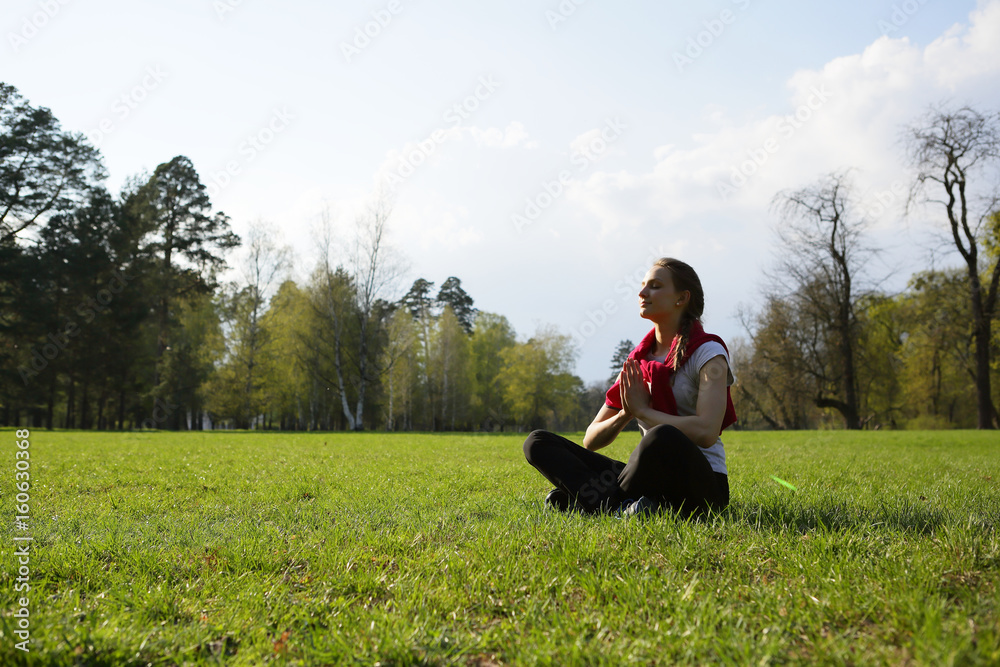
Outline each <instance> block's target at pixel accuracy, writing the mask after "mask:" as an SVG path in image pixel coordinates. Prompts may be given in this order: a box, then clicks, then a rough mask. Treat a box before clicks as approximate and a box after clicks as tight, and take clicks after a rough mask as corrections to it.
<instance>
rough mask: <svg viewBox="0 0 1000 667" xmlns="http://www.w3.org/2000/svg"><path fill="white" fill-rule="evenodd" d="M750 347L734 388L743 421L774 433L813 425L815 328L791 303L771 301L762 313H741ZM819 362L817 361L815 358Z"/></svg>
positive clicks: (774, 299)
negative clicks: (811, 367) (758, 423)
mask: <svg viewBox="0 0 1000 667" xmlns="http://www.w3.org/2000/svg"><path fill="white" fill-rule="evenodd" d="M741 318H742V319H743V326H744V328H745V329H746V330H747V332H748V333H749V335H750V341H749V343H748V344H747V345H746V346H745V348H749V349H744V350H743V351H742V352H741V353H740V354H736V352H737V350H736V349H734V350H733V352H734V355H733V357H734V358H736V359H741V360H742V361H741V362H740V364H739V368H738V372H737V373H736V385H735V386H734V387H733V399H734V400H738V401H740V414H741V415H746V419H744V417H743V416H741V417H740V421H741V422H744V423H745V424H750V423H752V421H751V420H752V415H757V416H759V417H760V419H762V420H763V421H764V423H766V424H767V425H768V426H769V427H770V428H773V429H805V428H809V427H811V426H813V425H814V424H815V417H816V415H815V414H814V413H815V411H816V405H815V401H814V399H813V398H812V397H813V396H815V391H814V389H813V387H814V384H815V382H816V377H815V375H814V374H812V373H810V371H809V363H808V361H807V359H808V358H809V356H810V351H811V350H815V349H816V348H818V347H819V345H818V341H817V338H818V337H817V333H818V331H819V329H818V328H817V327H816V326H815V323H810V322H809V321H808V319H807V318H802V313H801V312H800V310H799V309H798V308H796V307H795V304H794V302H793V301H792V300H791V299H784V298H780V297H778V296H775V295H771V296H769V297H767V300H766V302H765V304H764V307H763V309H762V310H761V311H760V312H758V313H753V314H751V313H748V312H743V313H741ZM814 356H815V355H814Z"/></svg>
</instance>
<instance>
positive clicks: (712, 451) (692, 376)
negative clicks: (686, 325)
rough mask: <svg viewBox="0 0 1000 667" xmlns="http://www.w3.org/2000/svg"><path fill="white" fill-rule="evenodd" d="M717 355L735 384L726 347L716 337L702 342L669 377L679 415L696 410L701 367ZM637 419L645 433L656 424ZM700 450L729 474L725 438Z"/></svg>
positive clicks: (729, 380)
mask: <svg viewBox="0 0 1000 667" xmlns="http://www.w3.org/2000/svg"><path fill="white" fill-rule="evenodd" d="M718 356H721V357H723V358H724V359H725V360H726V366H727V373H726V376H727V377H726V385H727V386H732V384H733V383H734V382H736V378H735V377H733V364H732V363H731V362H730V360H729V355H728V354H727V353H726V348H724V347H723V346H722V345H721V344H720V343H718V342H716V341H714V340H710V341H707V342H705V343H702V344H701V345H699V346H698V349H697V350H695V351H694V354H692V355H691V357H690V358H689V359H688V360H687V361H685V362H684V364H683V365H682V366H681V368H680V370H679V371H677V372H676V373H674V374H673V375H672V376H671V378H670V379H671V387H672V389H673V391H674V400H675V401H676V402H677V414H678V416H681V417H686V416H690V415H694V414H696V413H697V408H698V385H699V383H700V380H701V368H702V366H704V365H705V364H707V363H708V362H709V361H711V360H712V359H714V358H715V357H718ZM649 359H655V360H656V361H659V362H661V363H662V362H663V361H664V359H666V355H664V356H663V357H662V358H661V357H653V356H650V357H649ZM636 421H637V422H638V423H639V430H641V431H642V434H643V435H646V431H648V430H649V429H650V428H652V427H653V426H654V425H655V424H646V423H645V422H643V421H642V420H641V419H637V420H636ZM699 449H701V453H702V454H704V455H705V458H706V459H708V462H709V463H710V464H711V465H712V470H714V471H715V472H721V473H725V474H728V472H727V471H726V450H725V449H723V447H722V437H719V438H718V439H717V440H716V441H715V444H714V445H712V446H711V447H707V448H706V447H699Z"/></svg>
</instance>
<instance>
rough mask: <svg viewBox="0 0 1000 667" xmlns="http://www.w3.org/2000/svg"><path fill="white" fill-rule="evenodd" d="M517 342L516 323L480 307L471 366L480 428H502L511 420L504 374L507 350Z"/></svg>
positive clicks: (489, 429) (474, 406)
mask: <svg viewBox="0 0 1000 667" xmlns="http://www.w3.org/2000/svg"><path fill="white" fill-rule="evenodd" d="M516 344H517V336H516V334H515V332H514V327H512V326H511V324H510V322H509V321H508V320H507V318H506V317H504V316H503V315H497V314H496V313H487V312H482V311H479V312H477V313H476V320H475V326H474V328H473V330H472V366H473V374H474V376H475V391H474V394H475V400H474V403H473V410H474V412H475V415H476V416H475V421H476V423H477V424H478V425H479V427H480V428H483V429H485V430H488V431H493V430H503V428H504V426H505V425H506V424H507V422H508V420H509V418H510V417H509V407H508V405H507V402H506V400H505V398H504V391H503V384H502V383H501V381H500V380H501V374H502V372H503V369H504V356H503V355H504V351H505V350H508V349H510V348H512V347H514V346H515V345H516Z"/></svg>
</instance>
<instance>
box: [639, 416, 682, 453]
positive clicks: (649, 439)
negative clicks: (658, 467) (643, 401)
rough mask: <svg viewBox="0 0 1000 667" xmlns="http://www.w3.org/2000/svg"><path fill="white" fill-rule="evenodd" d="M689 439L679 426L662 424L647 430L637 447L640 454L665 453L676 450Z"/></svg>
mask: <svg viewBox="0 0 1000 667" xmlns="http://www.w3.org/2000/svg"><path fill="white" fill-rule="evenodd" d="M686 439H687V436H686V435H684V434H683V433H682V432H681V430H680V429H679V428H677V427H676V426H671V425H669V424H660V425H658V426H654V427H653V428H651V429H649V430H648V431H646V435H644V436H643V437H642V440H640V441H639V445H638V447H636V449H637V450H638V452H639V455H640V456H642V455H654V456H657V455H663V454H667V453H669V452H672V451H674V450H675V449H676V448H677V446H678V445H679V444H680V443H682V442H683V441H684V440H686Z"/></svg>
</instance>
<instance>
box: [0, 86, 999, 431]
mask: <svg viewBox="0 0 1000 667" xmlns="http://www.w3.org/2000/svg"><path fill="white" fill-rule="evenodd" d="M935 114H936V115H935ZM935 114H930V115H928V116H927V117H925V118H923V119H921V120H920V121H919V122H918V123H917V124H915V125H914V126H913V128H910V130H911V133H910V138H911V141H910V143H909V147H910V158H911V162H912V164H913V166H914V170H915V173H916V174H917V177H916V178H915V180H914V187H913V188H912V190H911V192H910V201H911V202H912V203H913V204H914V205H917V204H920V203H925V202H929V203H930V204H931V206H932V207H933V206H939V207H940V208H941V209H942V210H943V213H944V216H943V217H945V218H946V219H947V221H948V224H949V225H950V229H951V234H952V236H953V238H954V239H955V243H956V244H957V246H956V247H957V248H958V250H959V253H960V255H961V256H962V257H963V259H964V260H965V268H964V269H947V270H928V271H925V272H921V273H919V274H918V275H915V276H913V277H912V279H911V281H910V283H909V285H908V287H907V288H906V290H904V291H903V292H902V293H899V294H887V293H884V292H883V291H881V290H880V289H879V288H878V276H875V275H873V272H872V270H871V267H872V263H871V262H870V261H869V260H870V258H871V257H872V256H873V255H874V254H876V253H877V249H876V248H872V247H871V246H870V245H868V242H867V240H866V239H867V237H866V235H865V219H864V215H863V212H861V213H860V214H859V212H858V210H857V207H856V202H855V201H854V195H853V191H852V184H851V172H850V171H841V172H835V173H833V174H829V175H827V176H826V177H824V178H823V179H821V180H820V181H818V182H817V183H816V184H814V185H813V186H810V187H807V188H804V189H802V190H799V191H794V192H783V193H779V194H778V196H777V197H776V198H775V212H776V214H777V217H778V219H779V220H780V225H779V227H778V233H777V242H778V244H779V246H781V247H783V248H784V249H785V250H786V251H787V252H783V253H782V255H781V256H782V257H783V260H782V262H781V263H780V264H779V265H777V266H775V267H774V270H773V271H772V272H771V273H770V277H771V280H770V282H769V283H768V289H767V292H766V294H765V299H764V305H763V306H762V307H761V308H759V309H757V310H755V311H747V312H744V313H743V319H744V323H745V325H746V330H747V336H746V338H745V339H743V340H739V341H734V342H733V343H734V345H733V352H734V361H735V365H736V370H737V376H738V379H739V382H738V385H737V386H736V387H735V391H734V399H735V400H736V401H737V404H738V405H737V407H738V411H739V413H740V416H741V425H740V426H741V427H748V428H814V427H818V426H825V425H835V426H846V427H848V428H862V427H868V428H876V427H905V426H940V427H944V426H979V427H981V428H989V427H993V426H995V425H996V419H997V417H996V408H995V406H996V404H997V396H996V394H997V389H998V382H997V380H996V375H997V373H998V372H1000V368H998V366H1000V365H998V362H997V359H998V357H997V354H996V348H997V346H998V340H997V336H996V334H995V329H994V328H993V327H992V323H993V321H994V320H995V319H996V317H997V312H996V310H997V309H996V298H997V282H998V275H1000V266H998V261H997V260H998V254H1000V253H998V247H1000V231H998V215H997V210H998V207H997V199H996V196H995V195H996V192H997V191H996V186H995V182H991V181H989V180H988V178H989V177H990V176H995V172H996V166H997V163H998V157H997V156H998V154H1000V151H998V150H997V146H998V145H1000V142H998V141H997V131H998V130H997V128H998V127H1000V122H998V119H997V116H996V115H995V114H994V115H988V114H981V113H979V112H978V111H976V110H974V109H970V108H963V109H959V110H957V111H943V110H937V111H936V112H935ZM991 151H992V152H991ZM991 170H992V171H991ZM105 178H106V173H105V170H104V167H103V163H102V159H101V155H100V153H99V151H97V150H96V149H95V148H93V147H92V146H90V145H89V144H88V142H87V140H86V139H85V137H83V135H81V134H79V133H69V132H64V131H62V129H61V128H60V125H59V122H58V120H57V119H55V118H54V117H53V115H52V114H51V112H50V111H49V110H48V109H45V108H43V107H34V106H32V105H31V104H29V103H28V102H27V101H26V100H24V99H23V98H22V97H21V96H20V95H19V94H18V92H17V91H16V90H15V89H14V88H13V87H11V86H8V85H5V84H0V183H2V188H0V197H2V199H0V423H2V424H4V425H21V424H31V425H45V426H48V427H65V428H83V429H91V428H93V429H138V428H165V429H202V428H220V427H221V428H260V429H285V430H332V429H342V430H362V429H384V430H433V431H440V430H486V431H493V430H525V429H530V428H539V427H545V428H550V429H558V430H577V429H581V428H583V427H584V426H585V425H586V424H587V423H588V422H589V421H590V419H591V418H592V416H593V415H594V414H595V413H596V411H597V409H598V408H599V406H600V405H601V404H602V403H603V394H604V391H605V389H606V388H607V386H608V384H609V383H610V382H611V381H612V380H613V378H614V374H615V369H617V368H619V367H620V365H621V362H622V360H623V358H624V357H625V356H626V355H627V354H628V351H629V350H630V349H631V347H632V344H631V342H629V341H622V342H621V343H620V344H619V346H618V348H617V349H616V350H615V351H614V354H613V357H612V359H611V364H610V367H609V378H608V379H607V382H606V383H604V382H598V383H593V384H591V385H590V386H586V385H585V384H584V383H583V381H582V380H581V379H580V378H579V377H577V376H576V375H574V373H573V366H574V358H575V350H574V348H573V345H572V342H571V339H570V337H569V336H566V335H563V334H561V333H560V332H559V331H558V330H557V329H556V328H554V327H540V328H539V329H538V330H537V331H536V332H534V334H533V335H532V336H531V337H529V338H527V339H526V340H523V339H519V337H518V336H517V335H516V333H515V331H514V329H513V327H512V326H511V325H510V322H509V321H508V320H507V318H505V317H504V316H502V315H499V314H495V313H489V312H483V311H480V310H478V309H476V308H475V306H474V301H473V298H472V297H471V296H470V295H469V294H468V293H466V291H465V290H464V289H463V287H462V284H461V281H460V279H459V278H457V277H454V276H452V277H449V278H447V279H446V280H445V281H443V282H442V283H441V284H440V286H437V285H435V284H434V283H433V282H431V281H428V280H426V279H424V278H419V279H417V280H416V281H414V282H413V284H412V286H411V287H410V289H409V290H408V291H407V292H406V293H405V295H404V296H403V297H402V298H400V299H392V298H389V297H388V296H387V295H388V294H390V293H391V292H392V290H391V286H392V285H394V284H397V283H398V280H399V278H400V274H399V270H398V267H399V266H400V262H399V258H397V257H394V256H393V255H392V250H391V249H390V248H389V247H388V246H387V245H386V242H385V237H386V231H387V225H388V221H389V218H390V217H391V212H392V198H391V196H390V195H388V194H387V193H385V192H376V193H375V194H374V195H373V196H372V198H371V203H370V205H369V206H368V207H367V208H366V209H364V210H363V211H362V212H361V213H360V214H359V215H358V216H357V217H356V219H355V220H353V223H352V225H351V226H350V231H349V232H346V233H345V232H343V231H341V232H335V231H334V228H333V225H332V221H331V219H330V216H329V213H328V212H326V211H324V212H322V214H321V221H322V224H321V225H320V229H319V232H318V234H317V237H318V238H317V245H318V247H319V250H320V252H319V253H318V254H319V260H318V261H317V262H316V264H315V265H314V266H312V267H311V271H310V272H309V274H308V277H307V278H306V279H305V280H303V281H301V284H299V283H297V282H296V281H294V280H291V279H288V278H287V277H286V276H287V275H288V268H289V266H290V264H291V259H290V253H289V250H288V249H287V248H286V247H283V246H282V245H281V244H280V242H278V241H277V237H278V235H277V234H276V231H275V229H274V228H273V227H270V226H269V225H267V224H266V223H263V222H256V223H254V224H252V225H251V226H250V231H249V233H248V234H247V235H246V237H245V238H243V239H240V238H239V237H238V236H237V235H236V234H234V233H233V231H232V229H231V227H230V220H229V218H228V217H227V216H226V215H225V214H223V213H221V212H215V211H213V206H212V202H211V201H210V199H209V196H208V194H207V189H206V187H205V185H204V184H203V183H202V182H201V180H200V178H199V175H198V173H197V171H196V170H195V168H194V166H193V165H192V163H191V161H190V160H188V159H187V158H186V157H183V156H178V157H175V158H173V159H172V160H170V161H169V162H166V163H163V164H161V165H159V166H158V167H156V169H155V170H154V171H153V172H152V173H151V174H140V175H136V176H133V177H132V178H130V179H128V180H127V181H126V183H125V185H124V186H123V187H122V189H121V191H120V192H119V193H117V194H116V195H113V194H111V193H109V192H108V191H107V189H106V188H105V187H104V185H103V181H104V180H105ZM991 187H992V188H993V189H992V190H991V189H990V188H991ZM991 196H992V197H993V198H992V200H991V199H990V197H991ZM239 247H241V248H240V250H239V251H238V252H237V248H239ZM227 268H232V269H235V271H234V272H233V273H234V274H235V275H236V276H237V277H236V278H235V279H232V280H223V279H222V276H223V275H226V274H225V270H226V269H227Z"/></svg>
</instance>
